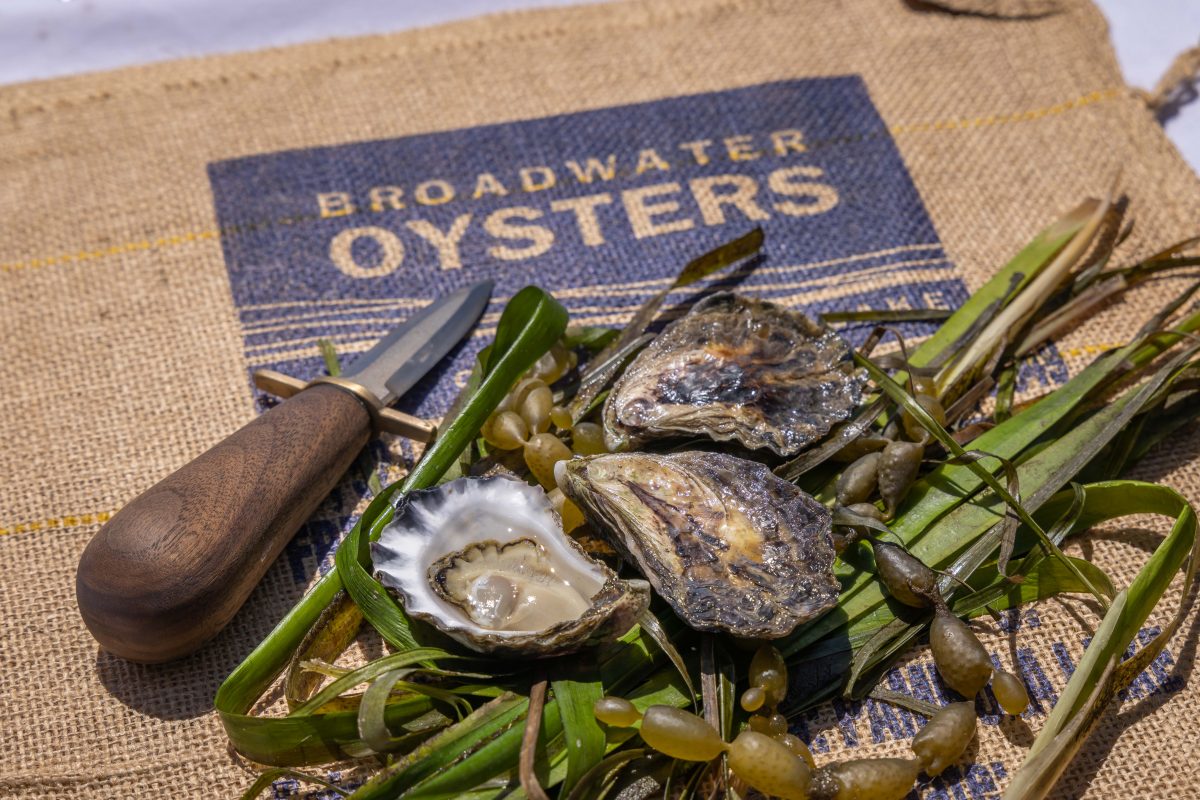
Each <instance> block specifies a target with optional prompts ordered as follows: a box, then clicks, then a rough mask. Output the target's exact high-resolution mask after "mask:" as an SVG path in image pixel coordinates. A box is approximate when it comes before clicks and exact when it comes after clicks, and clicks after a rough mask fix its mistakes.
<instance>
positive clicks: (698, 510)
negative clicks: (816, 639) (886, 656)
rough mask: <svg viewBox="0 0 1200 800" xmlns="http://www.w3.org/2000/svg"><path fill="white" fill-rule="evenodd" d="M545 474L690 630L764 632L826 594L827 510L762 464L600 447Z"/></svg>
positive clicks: (821, 602)
mask: <svg viewBox="0 0 1200 800" xmlns="http://www.w3.org/2000/svg"><path fill="white" fill-rule="evenodd" d="M555 473H556V474H555V477H556V478H557V480H558V485H559V487H560V488H561V489H562V490H563V492H564V493H565V494H566V495H567V496H568V497H570V498H571V499H572V500H574V501H575V503H576V504H577V505H578V506H579V507H580V508H581V509H582V510H583V513H584V516H586V517H587V519H588V521H589V522H590V523H591V524H592V526H593V527H594V528H597V529H599V530H601V531H603V532H604V533H605V535H607V536H608V537H609V538H611V539H612V541H613V544H614V545H615V546H616V547H617V549H618V550H620V551H622V553H623V554H624V555H625V556H626V557H627V558H629V559H631V560H632V561H634V562H636V563H637V565H638V567H640V568H641V571H642V573H643V574H644V575H645V576H646V577H647V578H648V579H649V580H650V583H651V584H652V585H653V586H654V588H655V590H657V591H658V593H659V594H661V595H662V596H663V597H664V598H665V599H666V600H667V602H669V603H670V604H671V605H672V607H674V609H675V611H676V612H677V613H678V614H679V616H680V617H682V618H683V620H684V621H685V622H686V623H687V624H689V625H691V626H692V627H693V628H697V629H699V630H704V631H722V632H725V633H730V634H734V635H736V636H745V637H750V638H763V639H773V638H778V637H781V636H786V635H787V634H789V633H791V631H792V630H793V629H794V628H795V627H796V626H797V625H799V624H800V623H802V622H806V621H807V620H810V619H812V618H814V617H816V616H817V615H819V614H821V613H823V612H824V611H826V610H828V609H829V608H831V607H833V606H834V605H835V604H836V603H837V597H838V592H839V590H840V585H839V584H838V582H837V580H836V579H835V578H834V577H833V557H834V552H833V543H832V540H831V537H830V533H831V522H832V520H831V514H830V511H829V509H827V508H826V507H825V506H823V505H821V504H820V503H818V502H817V501H816V500H814V499H813V498H811V497H809V496H808V495H807V494H805V493H804V492H802V491H800V490H799V489H797V488H796V487H795V486H793V485H792V484H790V483H788V482H787V481H785V480H783V479H781V478H778V477H776V476H775V475H774V474H773V473H772V472H771V471H770V470H768V469H767V468H766V467H765V466H763V465H762V464H759V463H757V462H754V461H747V460H744V459H741V458H736V457H734V456H731V455H726V454H724V453H708V452H685V453H674V454H671V455H657V454H650V453H612V454H609V455H601V456H591V457H587V458H575V459H572V460H570V461H560V462H559V463H558V464H557V465H556V467H555Z"/></svg>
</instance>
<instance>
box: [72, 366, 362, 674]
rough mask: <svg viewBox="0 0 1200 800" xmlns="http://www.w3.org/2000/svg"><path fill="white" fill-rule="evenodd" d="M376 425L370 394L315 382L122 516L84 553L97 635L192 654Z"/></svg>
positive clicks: (83, 598)
mask: <svg viewBox="0 0 1200 800" xmlns="http://www.w3.org/2000/svg"><path fill="white" fill-rule="evenodd" d="M370 435H371V418H370V414H369V413H368V411H367V408H366V406H365V405H364V404H363V402H362V401H361V400H359V399H358V398H356V397H355V396H354V395H352V394H350V393H349V392H347V391H345V390H343V389H339V388H337V387H335V386H329V385H316V386H313V387H311V388H309V389H306V390H304V391H303V392H300V393H299V394H297V395H296V396H295V397H293V398H291V399H290V400H287V401H286V402H284V403H281V404H280V405H278V406H276V407H275V408H272V409H270V410H269V411H267V412H266V413H264V414H263V415H261V416H260V417H259V418H258V419H256V420H254V421H253V422H251V423H250V424H249V425H247V426H245V427H244V428H242V429H241V430H239V431H237V432H236V433H234V434H233V435H231V436H230V437H229V438H227V439H225V440H224V441H223V442H221V443H220V444H218V445H216V446H215V447H213V448H212V449H211V450H209V451H208V452H206V453H203V454H202V455H200V456H198V457H197V458H196V459H195V460H194V461H192V462H190V463H189V464H187V465H185V466H184V467H182V468H180V469H179V470H177V471H176V472H174V473H172V474H171V475H169V476H167V477H166V478H164V479H163V480H162V481H160V482H159V483H157V484H155V485H154V486H152V487H150V488H149V489H147V490H146V491H145V492H143V493H142V494H141V495H139V496H138V497H136V498H135V499H134V500H133V501H131V502H130V503H129V504H128V505H126V506H125V507H124V508H122V509H121V510H120V511H119V512H117V514H116V515H114V516H113V518H112V519H111V520H109V521H108V523H107V524H106V525H105V526H104V527H103V528H101V529H100V531H99V532H98V533H97V534H96V536H95V538H93V539H92V541H91V542H89V543H88V546H87V548H86V549H85V550H84V552H83V557H82V558H81V559H80V561H79V571H78V572H77V573H76V578H75V595H76V598H77V599H78V601H79V611H80V613H81V614H82V615H83V620H84V622H85V623H86V624H87V626H88V628H89V629H90V630H91V632H92V635H94V636H95V637H96V640H97V641H98V642H100V644H101V646H102V647H104V649H105V650H108V651H109V652H111V653H114V654H116V655H118V656H121V657H122V658H126V659H129V660H130V661H142V662H159V661H169V660H171V659H174V658H179V657H181V656H185V655H187V654H189V653H191V652H193V651H194V650H196V649H197V648H199V647H200V646H201V645H202V644H204V643H205V642H206V641H208V640H209V639H210V638H212V637H213V636H215V635H216V634H217V632H218V631H220V630H221V629H222V628H224V627H225V625H226V624H228V622H229V621H230V620H231V619H232V618H233V615H234V614H235V613H237V610H238V609H239V608H241V606H242V604H243V603H244V602H245V601H246V598H247V597H248V596H249V595H250V592H251V591H252V590H253V589H254V587H255V586H256V585H257V584H258V582H259V580H260V579H261V578H262V576H263V573H265V572H266V571H267V568H268V567H269V566H271V563H272V562H273V561H274V560H275V557H276V556H278V555H279V552H280V551H281V550H282V549H283V546H284V545H285V544H287V542H288V540H289V539H291V538H292V535H293V534H295V532H296V531H297V530H298V529H299V528H300V526H301V525H302V524H303V523H304V522H305V520H307V519H308V517H309V516H310V515H311V514H312V513H313V511H314V510H315V509H316V508H317V506H318V505H319V504H320V503H321V501H322V500H323V499H324V498H325V496H326V495H328V494H329V492H330V490H331V489H332V488H333V487H334V485H335V484H336V483H337V482H338V480H339V479H340V478H341V476H342V475H343V474H345V472H346V470H347V469H348V468H349V467H350V465H351V463H353V461H354V458H355V456H356V455H357V454H358V452H359V451H360V450H362V448H363V446H364V445H365V444H366V443H367V440H368V439H369V438H370Z"/></svg>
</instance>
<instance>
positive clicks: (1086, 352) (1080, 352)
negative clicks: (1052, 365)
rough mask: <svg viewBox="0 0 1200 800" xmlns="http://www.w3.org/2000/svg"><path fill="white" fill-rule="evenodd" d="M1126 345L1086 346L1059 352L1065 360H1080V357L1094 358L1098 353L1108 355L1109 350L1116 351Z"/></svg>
mask: <svg viewBox="0 0 1200 800" xmlns="http://www.w3.org/2000/svg"><path fill="white" fill-rule="evenodd" d="M1124 346H1125V345H1124V344H1120V343H1117V342H1113V343H1110V344H1084V345H1080V346H1078V347H1067V348H1064V349H1062V350H1059V351H1058V354H1059V355H1061V356H1062V357H1063V358H1078V357H1079V356H1094V355H1096V354H1097V353H1106V352H1108V351H1109V350H1116V349H1117V348H1118V347H1124Z"/></svg>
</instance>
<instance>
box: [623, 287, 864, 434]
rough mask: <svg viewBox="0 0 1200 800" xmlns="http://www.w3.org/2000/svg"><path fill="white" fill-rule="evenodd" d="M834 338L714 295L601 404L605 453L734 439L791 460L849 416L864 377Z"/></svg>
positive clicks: (659, 341)
mask: <svg viewBox="0 0 1200 800" xmlns="http://www.w3.org/2000/svg"><path fill="white" fill-rule="evenodd" d="M849 356H850V348H849V346H848V345H847V344H846V342H845V341H844V340H843V339H842V338H841V337H840V336H838V335H837V334H836V333H834V332H832V331H829V330H826V329H824V328H822V327H821V326H820V325H817V324H816V323H815V322H813V321H812V320H810V319H809V318H808V317H806V316H804V315H803V314H801V313H799V312H797V311H789V310H788V309H786V308H783V307H781V306H777V305H775V304H774V303H767V302H764V301H761V300H752V299H749V298H745V297H739V296H737V295H734V294H729V293H722V294H716V295H713V296H712V297H709V298H708V299H706V300H703V301H701V302H699V303H697V304H696V305H695V306H694V307H693V308H692V310H691V311H690V312H688V313H687V314H686V315H685V316H683V317H681V318H680V319H678V320H676V321H675V322H673V323H671V324H670V325H668V326H667V327H666V328H665V329H664V330H663V332H662V333H661V334H660V335H659V336H658V337H657V338H655V339H654V341H653V342H651V343H650V346H649V347H647V348H646V349H645V350H643V351H642V352H641V354H639V355H638V357H637V358H636V359H634V361H633V363H632V364H630V365H629V367H628V368H627V369H626V370H625V372H624V374H623V375H622V376H621V379H620V380H619V381H618V382H617V384H616V385H615V386H614V387H613V390H612V393H611V394H610V395H609V397H608V400H607V401H606V402H605V404H604V436H605V441H606V443H607V444H608V447H609V449H610V450H625V449H632V448H636V447H637V446H638V445H640V444H642V443H643V442H646V441H649V440H651V439H657V438H663V437H679V436H688V435H693V436H694V435H700V436H706V437H708V438H711V439H716V440H717V441H722V442H724V441H729V440H731V439H736V440H737V441H739V442H741V443H742V444H743V445H745V446H746V447H747V448H749V449H751V450H755V449H758V448H760V447H769V448H771V449H772V450H774V451H775V452H776V453H778V454H779V455H782V456H793V455H795V454H796V453H798V452H800V450H801V449H803V448H804V446H805V445H807V444H809V443H810V442H813V441H816V440H817V439H819V438H821V437H822V436H824V435H825V434H826V433H828V432H829V429H830V428H831V427H832V426H833V425H834V424H835V423H837V422H839V421H841V420H843V419H845V418H846V417H847V416H849V415H850V412H851V410H852V409H853V408H854V407H855V406H856V405H858V402H859V399H860V397H861V396H862V385H863V381H864V376H863V374H862V372H861V371H860V370H856V369H855V368H854V365H853V362H851V360H850V358H849Z"/></svg>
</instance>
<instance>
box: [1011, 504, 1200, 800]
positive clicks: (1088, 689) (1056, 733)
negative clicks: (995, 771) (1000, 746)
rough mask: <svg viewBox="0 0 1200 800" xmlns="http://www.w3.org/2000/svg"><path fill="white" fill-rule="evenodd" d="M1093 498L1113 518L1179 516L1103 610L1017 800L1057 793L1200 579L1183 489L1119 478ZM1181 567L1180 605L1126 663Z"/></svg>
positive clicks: (1015, 787) (1096, 512)
mask: <svg viewBox="0 0 1200 800" xmlns="http://www.w3.org/2000/svg"><path fill="white" fill-rule="evenodd" d="M1089 499H1091V500H1092V503H1091V507H1090V508H1089V512H1090V514H1091V515H1093V516H1100V517H1107V518H1114V517H1119V516H1126V515H1128V514H1136V513H1154V514H1161V515H1164V516H1168V517H1174V518H1175V523H1174V525H1173V526H1172V528H1171V532H1170V533H1169V534H1168V535H1167V537H1166V538H1165V539H1164V540H1163V541H1162V543H1161V544H1160V545H1159V546H1158V547H1157V548H1156V549H1155V551H1154V553H1153V555H1151V556H1150V559H1149V560H1148V561H1147V562H1146V564H1145V565H1144V566H1143V567H1142V569H1141V570H1139V571H1138V574H1137V576H1136V577H1134V579H1133V582H1132V583H1131V584H1130V585H1129V588H1127V589H1126V590H1124V591H1122V592H1121V593H1120V594H1119V595H1117V599H1116V601H1115V602H1114V603H1113V604H1112V607H1111V608H1110V609H1109V610H1108V613H1107V614H1106V615H1105V616H1104V619H1103V621H1102V622H1101V624H1100V628H1099V629H1098V630H1097V631H1096V634H1095V636H1094V637H1093V638H1092V643H1091V644H1090V645H1089V646H1088V648H1087V650H1086V651H1085V652H1084V654H1083V658H1082V659H1081V660H1080V662H1079V666H1078V667H1076V669H1075V672H1074V674H1073V675H1072V676H1071V680H1070V681H1069V682H1068V683H1067V687H1066V689H1064V690H1063V694H1062V695H1061V696H1060V697H1059V699H1058V702H1057V703H1056V704H1055V706H1054V709H1053V710H1052V711H1051V712H1050V716H1049V718H1048V719H1047V720H1046V724H1045V726H1044V727H1043V728H1042V731H1041V733H1040V734H1038V737H1037V739H1036V740H1035V741H1034V743H1033V746H1032V747H1031V748H1030V751H1029V756H1028V758H1027V760H1026V761H1025V763H1024V764H1023V765H1022V766H1021V769H1020V770H1018V772H1017V774H1016V775H1015V776H1014V777H1013V780H1012V783H1011V784H1009V787H1008V789H1007V791H1006V792H1005V794H1004V796H1005V797H1006V798H1012V799H1013V800H1015V799H1016V798H1023V799H1026V798H1028V799H1032V800H1036V799H1037V798H1041V797H1045V796H1046V795H1047V794H1048V793H1049V792H1050V790H1051V789H1052V788H1053V786H1054V782H1055V781H1056V780H1057V779H1058V777H1059V776H1060V775H1061V774H1062V772H1063V770H1065V769H1066V766H1067V764H1068V763H1069V761H1070V759H1071V758H1072V756H1074V754H1075V752H1076V751H1078V749H1079V747H1080V746H1081V745H1082V744H1083V741H1084V740H1085V739H1086V738H1087V735H1088V733H1090V732H1091V730H1092V728H1094V727H1095V724H1096V723H1097V722H1098V721H1099V717H1100V713H1101V711H1102V710H1103V708H1104V706H1105V705H1106V704H1107V702H1108V701H1109V700H1110V699H1112V697H1113V696H1115V695H1116V693H1117V692H1118V691H1119V690H1120V689H1122V688H1125V687H1126V686H1128V685H1129V683H1130V682H1131V681H1132V680H1133V678H1134V677H1136V676H1137V674H1138V673H1140V672H1141V671H1142V670H1143V669H1145V667H1147V666H1149V664H1150V662H1151V661H1152V660H1153V659H1154V658H1156V657H1157V656H1158V654H1159V653H1160V652H1161V651H1162V648H1163V647H1165V646H1166V643H1167V640H1168V639H1169V638H1170V637H1171V635H1172V634H1173V633H1174V632H1175V630H1176V629H1178V627H1179V624H1180V622H1181V621H1182V620H1183V616H1184V611H1185V609H1186V598H1187V596H1188V594H1189V592H1190V590H1191V586H1192V583H1193V581H1194V579H1195V570H1196V562H1197V557H1198V556H1200V551H1198V549H1197V541H1198V540H1197V537H1196V532H1197V523H1196V514H1195V510H1194V509H1193V508H1192V506H1191V505H1190V504H1189V503H1188V502H1187V501H1186V500H1185V499H1184V498H1183V497H1182V496H1181V495H1180V494H1179V493H1178V492H1176V491H1175V490H1173V489H1170V488H1168V487H1166V486H1158V485H1154V484H1146V483H1139V482H1135V481H1112V482H1109V483H1106V484H1100V485H1098V486H1094V487H1091V489H1090V490H1089ZM1181 570H1182V571H1183V572H1184V576H1185V577H1184V586H1183V599H1182V600H1181V604H1180V608H1179V611H1178V612H1177V613H1176V614H1175V617H1174V618H1173V619H1172V620H1171V622H1170V623H1169V624H1168V625H1167V626H1166V627H1165V628H1164V629H1163V630H1162V631H1161V632H1160V633H1159V634H1158V635H1157V636H1156V637H1155V638H1154V639H1153V640H1152V641H1151V642H1150V643H1148V644H1147V645H1145V646H1144V647H1143V648H1142V649H1141V650H1139V651H1138V653H1137V654H1136V655H1134V657H1133V658H1132V659H1130V660H1129V661H1128V662H1126V663H1124V664H1121V663H1120V659H1121V656H1122V654H1123V653H1124V652H1125V650H1126V649H1127V648H1128V647H1129V645H1130V644H1131V643H1132V642H1133V640H1134V637H1135V636H1136V635H1137V632H1138V631H1139V630H1140V629H1141V627H1142V625H1143V624H1144V623H1145V621H1146V618H1147V617H1148V616H1149V614H1150V612H1151V611H1152V610H1153V609H1154V607H1155V606H1156V605H1157V604H1158V601H1159V600H1160V599H1161V597H1162V595H1163V593H1164V592H1165V591H1166V589H1167V587H1168V585H1170V583H1171V581H1172V580H1173V579H1174V577H1175V576H1176V575H1177V574H1178V573H1179V572H1180V571H1181Z"/></svg>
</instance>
